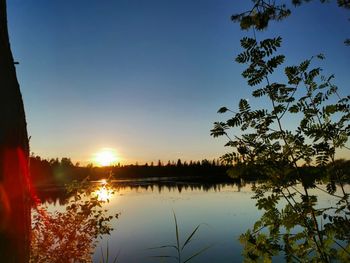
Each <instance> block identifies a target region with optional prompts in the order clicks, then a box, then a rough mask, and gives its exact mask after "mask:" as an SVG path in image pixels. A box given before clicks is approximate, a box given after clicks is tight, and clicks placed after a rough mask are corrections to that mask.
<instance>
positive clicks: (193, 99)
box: [8, 0, 350, 163]
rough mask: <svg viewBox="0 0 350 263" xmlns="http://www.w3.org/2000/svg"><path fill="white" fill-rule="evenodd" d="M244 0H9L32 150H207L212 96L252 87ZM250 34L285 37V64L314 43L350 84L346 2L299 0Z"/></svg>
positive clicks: (313, 49)
mask: <svg viewBox="0 0 350 263" xmlns="http://www.w3.org/2000/svg"><path fill="white" fill-rule="evenodd" d="M250 4H251V2H250V1H247V0H240V1H238V0H196V1H195V0H147V1H145V0H142V1H141V0H139V1H136V0H119V1H117V0H115V1H109V0H104V1H97V0H95V1H93V0H75V1H68V0H61V1H45V0H11V1H8V20H9V32H10V38H11V45H12V51H13V54H14V57H15V59H16V60H18V61H19V62H20V65H18V66H17V73H18V79H19V82H20V85H21V90H22V94H23V99H24V104H25V110H26V115H27V122H28V130H29V135H30V136H31V150H32V151H33V152H34V153H35V154H37V155H40V156H42V157H45V158H51V157H64V156H67V157H71V158H72V159H73V161H80V162H81V163H87V162H89V161H90V159H91V157H92V155H93V154H94V153H95V152H97V151H99V149H101V148H103V147H108V148H113V149H116V151H117V152H118V153H119V155H120V157H121V159H122V161H123V162H124V163H134V162H136V161H139V162H140V163H142V162H150V161H157V160H158V159H161V160H163V161H167V160H176V159H178V158H181V159H183V160H190V159H193V160H197V159H204V158H208V159H212V158H217V157H219V156H220V155H222V154H223V153H224V152H225V150H226V149H224V147H223V144H224V143H225V141H224V140H223V139H214V138H212V137H210V135H209V134H210V129H211V128H212V123H213V122H214V121H217V120H220V119H221V118H222V116H220V115H218V114H217V113H216V111H217V110H218V108H220V107H221V106H230V107H232V108H234V107H236V105H237V103H238V101H239V99H240V98H249V97H250V92H251V90H250V88H249V87H248V86H247V85H246V84H245V82H244V80H243V78H242V77H241V71H242V69H243V68H242V66H240V65H237V64H236V63H235V62H234V58H235V56H236V55H237V54H238V53H239V51H240V46H239V39H240V38H241V37H243V36H245V35H251V34H252V33H251V32H247V31H245V32H242V31H240V29H239V25H238V24H235V23H232V22H231V21H230V16H231V14H234V13H236V12H239V11H243V10H246V9H247V7H248V6H250ZM293 11H294V12H293V13H292V16H291V17H290V18H288V19H287V20H285V21H283V22H280V23H273V24H271V26H270V27H269V29H268V30H267V31H265V32H262V33H258V37H261V38H262V37H266V36H277V35H281V36H282V37H283V42H284V44H283V47H282V49H281V51H282V52H283V53H285V54H286V56H287V64H292V63H298V62H300V61H301V60H303V59H305V58H309V57H310V56H312V55H315V54H318V53H320V52H322V53H324V54H325V55H326V58H327V60H326V61H325V64H324V65H323V67H324V69H325V72H326V73H329V74H332V73H334V74H335V76H336V81H335V82H336V84H337V85H338V86H339V88H340V89H341V93H342V94H343V95H345V94H349V93H350V87H349V84H348V83H349V74H348V71H349V66H350V47H346V46H344V45H343V44H342V42H343V40H344V39H345V38H346V37H350V22H348V21H347V19H348V18H349V17H350V12H349V11H346V10H342V9H339V8H338V7H336V5H335V4H324V5H320V4H319V3H318V2H317V1H315V3H311V4H306V5H304V6H302V7H300V8H297V9H293Z"/></svg>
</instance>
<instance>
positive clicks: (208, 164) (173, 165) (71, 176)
mask: <svg viewBox="0 0 350 263" xmlns="http://www.w3.org/2000/svg"><path fill="white" fill-rule="evenodd" d="M227 169H228V167H227V166H225V165H221V164H220V162H219V161H218V160H212V161H208V160H202V161H190V162H182V161H181V160H180V159H179V160H177V161H176V162H174V161H173V162H170V161H169V162H167V163H165V164H164V163H162V162H161V161H158V163H157V164H156V165H155V164H154V163H150V164H148V163H146V164H143V165H139V164H137V163H136V164H131V165H120V164H118V165H116V166H109V167H94V166H93V165H91V164H89V165H87V166H85V167H82V166H79V164H75V165H74V164H73V163H72V161H71V159H70V158H62V159H60V160H59V159H58V158H56V159H50V160H47V159H42V158H41V157H39V156H36V157H33V156H32V157H30V171H31V176H32V180H33V183H34V184H35V185H48V184H53V185H64V184H66V183H69V182H71V181H73V180H78V181H80V180H83V179H85V178H87V177H88V178H89V180H99V179H101V178H108V177H112V178H111V179H137V178H140V179H141V178H142V179H145V178H146V179H147V178H165V177H176V178H182V179H188V180H200V179H202V180H204V181H218V182H219V181H220V182H225V181H227V179H229V177H228V176H227V174H226V171H227Z"/></svg>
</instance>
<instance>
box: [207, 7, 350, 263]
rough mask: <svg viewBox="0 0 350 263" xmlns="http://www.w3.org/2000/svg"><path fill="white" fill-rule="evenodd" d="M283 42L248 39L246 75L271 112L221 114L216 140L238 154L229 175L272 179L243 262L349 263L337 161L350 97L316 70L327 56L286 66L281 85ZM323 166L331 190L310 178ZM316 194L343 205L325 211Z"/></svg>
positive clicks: (244, 104)
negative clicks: (292, 124)
mask: <svg viewBox="0 0 350 263" xmlns="http://www.w3.org/2000/svg"><path fill="white" fill-rule="evenodd" d="M255 2H261V1H255ZM241 25H242V24H241ZM281 42H282V39H281V38H280V37H277V38H272V39H265V40H263V41H260V42H258V41H257V40H255V39H251V38H243V39H242V40H241V46H242V48H243V51H242V52H241V53H240V54H239V55H238V56H237V58H236V62H238V63H241V64H245V65H246V66H247V68H246V69H245V70H244V71H243V73H242V75H243V77H244V78H245V79H246V80H247V83H248V85H249V86H251V87H254V90H253V91H252V96H253V97H254V98H255V99H259V100H263V101H264V102H266V103H268V105H271V106H270V107H267V108H253V107H252V105H254V104H250V103H249V102H248V100H246V99H241V100H240V101H239V104H238V107H237V111H236V112H235V111H231V110H230V111H228V110H220V111H219V112H220V113H226V114H229V115H230V116H229V117H228V119H227V121H224V122H216V123H215V124H214V128H213V129H212V130H211V135H212V136H214V137H219V136H226V137H227V138H228V140H229V141H228V143H227V144H226V145H225V146H226V147H229V148H230V151H229V152H228V153H227V154H225V155H224V156H222V158H221V160H222V161H223V162H225V163H227V164H230V165H234V167H233V168H232V169H231V170H230V171H229V175H231V176H233V177H240V178H243V179H244V177H245V176H247V175H249V173H252V172H254V173H257V174H259V175H261V176H264V178H265V179H266V180H265V181H264V182H262V183H260V184H258V185H256V187H254V189H253V190H254V191H255V196H254V198H255V199H256V200H257V202H256V206H257V208H258V209H260V210H263V211H264V214H263V216H262V217H261V218H260V220H259V221H258V222H256V224H255V225H254V227H253V229H252V230H248V231H247V232H246V233H245V234H243V235H241V237H240V241H241V243H242V244H243V245H244V251H243V255H244V257H245V260H246V261H247V262H256V261H259V262H260V261H261V262H271V260H272V257H273V256H276V255H281V254H284V256H285V259H286V261H288V262H294V261H298V262H310V261H311V262H330V261H331V260H338V261H341V262H348V261H349V260H350V249H349V241H350V234H349V233H350V219H349V216H350V205H349V194H347V193H346V191H345V188H344V184H345V183H346V182H348V181H349V172H348V171H345V170H344V169H343V167H344V165H342V162H340V161H336V160H335V154H336V150H337V149H339V148H348V147H347V146H346V143H347V142H348V137H349V135H350V105H349V101H350V96H347V97H340V95H339V93H338V88H337V87H336V86H335V85H334V84H333V82H332V81H333V78H334V76H333V75H332V76H329V77H325V76H323V75H322V69H321V68H319V67H312V64H313V62H314V60H316V59H317V60H322V59H324V55H322V54H320V55H317V56H315V57H311V58H310V59H307V60H305V61H303V62H301V63H300V64H298V65H292V66H286V67H285V68H284V76H285V81H284V82H283V81H282V82H274V81H273V79H274V75H275V74H274V72H275V70H276V69H278V68H279V67H281V65H282V64H283V63H284V60H285V57H284V56H283V55H281V54H277V52H278V48H279V47H280V46H281ZM278 79H279V80H280V79H281V78H280V77H279V78H278ZM225 109H227V108H225ZM290 120H293V121H294V122H296V124H297V125H296V127H295V129H293V130H290V129H287V128H286V126H287V124H288V122H289V121H290ZM238 131H239V132H238ZM232 134H233V135H232ZM237 134H241V135H239V136H238V135H237ZM315 166H316V167H317V172H318V173H319V177H321V178H322V179H323V180H324V181H325V182H326V185H325V186H322V185H321V186H320V185H319V184H318V183H317V182H316V181H315V178H316V176H315V175H313V174H312V173H310V171H311V172H312V171H313V169H316V168H315ZM306 171H308V172H306ZM311 190H312V191H316V190H319V191H322V192H323V193H327V194H329V195H330V196H331V197H332V198H334V199H335V200H337V202H336V204H335V205H332V206H330V207H323V208H320V207H318V203H317V200H318V199H317V195H315V194H310V191H311Z"/></svg>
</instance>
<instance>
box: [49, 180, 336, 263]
mask: <svg viewBox="0 0 350 263" xmlns="http://www.w3.org/2000/svg"><path fill="white" fill-rule="evenodd" d="M116 186H117V187H118V184H116ZM251 186H252V185H251V184H246V185H245V186H241V187H239V186H237V185H233V184H232V185H230V184H225V185H215V186H214V187H209V186H201V185H198V184H196V185H182V186H175V185H173V186H167V187H165V186H160V185H157V186H148V187H145V186H143V187H135V186H123V187H118V189H117V191H116V193H115V194H114V196H113V197H112V198H111V200H110V202H109V203H108V204H106V208H107V209H108V211H109V213H111V214H116V213H120V217H119V219H117V220H114V221H113V227H114V231H113V232H112V233H111V235H109V236H104V237H103V239H101V240H99V244H98V246H97V249H96V251H95V254H94V256H93V259H94V262H99V261H100V259H101V250H100V249H101V248H102V249H104V250H105V251H106V248H107V246H108V248H109V255H110V257H112V258H114V256H115V255H117V254H118V253H119V258H118V262H121V263H124V262H125V263H136V262H137V263H149V262H175V260H173V259H159V258H154V257H152V256H160V255H173V256H175V250H174V249H173V250H172V249H155V250H150V248H153V247H158V246H162V245H175V244H176V236H175V223H174V218H173V211H174V212H175V213H176V217H177V220H178V226H179V232H180V239H181V242H182V243H183V242H185V240H186V238H187V236H188V235H189V234H190V233H191V232H192V231H193V230H194V228H195V227H196V226H197V225H198V224H201V226H200V228H199V231H198V232H197V233H196V236H195V239H194V240H193V241H192V242H191V243H190V244H189V246H188V247H187V248H185V250H184V253H183V256H182V257H183V259H186V258H188V257H189V256H191V255H192V254H194V253H195V252H197V251H199V250H201V249H202V248H204V247H207V246H211V247H210V248H209V249H208V250H206V251H205V252H204V253H203V254H201V255H200V256H198V257H196V258H195V259H193V260H191V262H222V263H225V262H241V261H242V257H241V250H242V246H241V245H240V243H239V241H238V238H239V236H240V234H241V233H244V232H245V231H246V230H247V229H248V228H251V227H252V226H253V224H254V222H255V221H256V220H257V219H258V218H259V216H260V215H261V214H262V213H261V211H258V210H257V208H256V207H255V200H252V199H251V197H252V196H253V192H252V191H251ZM327 198H328V197H327V196H324V197H322V196H321V201H322V202H329V201H330V200H328V199H327ZM59 208H62V205H51V209H59ZM162 260H163V261H162ZM276 261H279V260H278V259H276Z"/></svg>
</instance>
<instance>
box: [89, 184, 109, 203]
mask: <svg viewBox="0 0 350 263" xmlns="http://www.w3.org/2000/svg"><path fill="white" fill-rule="evenodd" d="M100 183H101V184H102V185H100V186H98V188H97V189H96V190H95V191H94V192H93V195H94V196H95V197H97V200H98V201H102V202H108V201H110V200H111V199H112V197H113V196H114V190H113V189H112V188H111V187H110V186H109V185H108V184H107V181H106V179H102V180H101V181H100Z"/></svg>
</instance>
